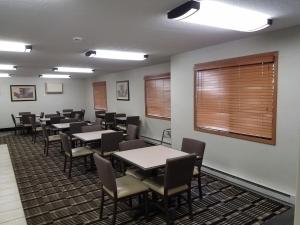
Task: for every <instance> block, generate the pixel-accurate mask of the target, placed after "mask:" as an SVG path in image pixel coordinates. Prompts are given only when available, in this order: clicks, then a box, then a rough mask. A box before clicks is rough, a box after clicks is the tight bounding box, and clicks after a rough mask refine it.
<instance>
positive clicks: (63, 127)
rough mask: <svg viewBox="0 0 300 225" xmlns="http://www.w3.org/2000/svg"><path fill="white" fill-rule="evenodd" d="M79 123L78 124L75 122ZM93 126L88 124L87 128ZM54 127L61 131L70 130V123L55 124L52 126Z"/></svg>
mask: <svg viewBox="0 0 300 225" xmlns="http://www.w3.org/2000/svg"><path fill="white" fill-rule="evenodd" d="M74 123H77V122H74ZM90 125H92V124H91V123H87V124H86V126H90ZM52 126H54V127H55V128H56V129H59V130H65V129H70V123H55V124H52Z"/></svg>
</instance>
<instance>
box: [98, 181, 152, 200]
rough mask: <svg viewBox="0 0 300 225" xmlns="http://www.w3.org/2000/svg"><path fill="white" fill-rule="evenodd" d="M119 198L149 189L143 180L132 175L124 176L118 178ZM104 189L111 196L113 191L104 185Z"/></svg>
mask: <svg viewBox="0 0 300 225" xmlns="http://www.w3.org/2000/svg"><path fill="white" fill-rule="evenodd" d="M116 184H117V195H118V198H124V197H127V196H130V195H135V194H138V193H142V192H145V191H147V190H148V188H147V186H145V185H144V184H143V183H142V182H141V181H139V180H137V179H135V178H134V177H132V176H124V177H120V178H117V179H116ZM103 188H104V190H105V191H106V192H107V193H108V194H109V195H111V196H114V195H113V192H112V191H110V190H109V189H107V188H106V187H105V186H103Z"/></svg>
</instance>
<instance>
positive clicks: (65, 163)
mask: <svg viewBox="0 0 300 225" xmlns="http://www.w3.org/2000/svg"><path fill="white" fill-rule="evenodd" d="M66 166H67V156H66V155H65V160H64V172H66Z"/></svg>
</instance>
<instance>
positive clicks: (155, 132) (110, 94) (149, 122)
mask: <svg viewBox="0 0 300 225" xmlns="http://www.w3.org/2000/svg"><path fill="white" fill-rule="evenodd" d="M169 71H170V64H169V63H164V64H158V65H154V66H148V67H143V68H139V69H135V70H130V71H124V72H120V73H113V74H107V75H101V76H97V77H96V78H95V79H92V80H90V81H89V82H88V83H87V86H88V111H89V118H90V119H91V120H94V119H95V118H94V103H93V89H92V82H93V81H96V80H97V81H106V89H107V106H108V111H111V112H119V113H126V114H127V115H137V116H140V117H141V120H142V130H141V135H142V136H146V137H149V138H153V139H157V140H160V138H161V134H162V131H163V129H166V128H170V126H171V124H170V121H166V120H160V119H152V118H147V117H145V93H144V91H145V90H144V76H147V75H159V74H163V73H168V72H169ZM122 80H129V90H130V101H117V100H116V81H122Z"/></svg>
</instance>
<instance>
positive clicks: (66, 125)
mask: <svg viewBox="0 0 300 225" xmlns="http://www.w3.org/2000/svg"><path fill="white" fill-rule="evenodd" d="M52 126H54V127H55V128H57V129H68V128H70V123H55V124H52Z"/></svg>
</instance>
